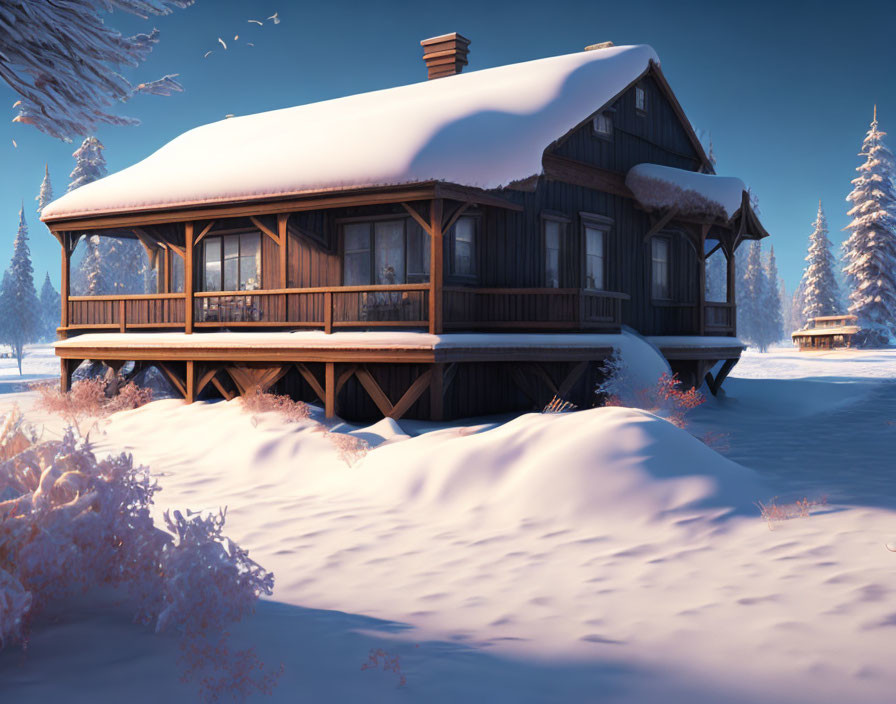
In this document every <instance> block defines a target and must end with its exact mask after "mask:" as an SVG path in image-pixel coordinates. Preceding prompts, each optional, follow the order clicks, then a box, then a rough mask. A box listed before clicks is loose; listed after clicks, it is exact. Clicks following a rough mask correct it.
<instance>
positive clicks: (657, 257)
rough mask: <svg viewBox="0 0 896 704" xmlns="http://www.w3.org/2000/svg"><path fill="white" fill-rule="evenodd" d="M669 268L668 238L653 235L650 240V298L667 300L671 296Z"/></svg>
mask: <svg viewBox="0 0 896 704" xmlns="http://www.w3.org/2000/svg"><path fill="white" fill-rule="evenodd" d="M669 269H670V267H669V240H667V239H666V238H665V237H654V238H653V239H652V240H651V270H652V271H651V274H652V276H651V296H652V298H654V299H657V300H665V301H668V300H669V299H670V298H671V297H672V294H671V291H672V287H671V285H670V280H669V273H670V272H669Z"/></svg>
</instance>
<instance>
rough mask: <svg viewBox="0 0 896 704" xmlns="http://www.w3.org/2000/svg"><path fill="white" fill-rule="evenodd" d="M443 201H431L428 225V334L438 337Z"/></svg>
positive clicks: (442, 245)
mask: <svg viewBox="0 0 896 704" xmlns="http://www.w3.org/2000/svg"><path fill="white" fill-rule="evenodd" d="M443 205H444V201H443V200H442V199H441V198H435V199H433V200H432V201H431V204H430V212H429V223H430V228H431V230H432V241H431V242H430V247H429V332H430V334H431V335H438V334H440V333H441V332H442V287H443V282H444V265H445V245H444V237H443V233H442V210H443Z"/></svg>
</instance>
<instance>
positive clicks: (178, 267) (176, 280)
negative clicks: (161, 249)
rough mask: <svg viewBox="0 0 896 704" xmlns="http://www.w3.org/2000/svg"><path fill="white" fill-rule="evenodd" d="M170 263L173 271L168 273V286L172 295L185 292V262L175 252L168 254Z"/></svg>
mask: <svg viewBox="0 0 896 704" xmlns="http://www.w3.org/2000/svg"><path fill="white" fill-rule="evenodd" d="M168 261H169V263H170V266H171V271H170V272H169V273H168V277H169V278H168V286H169V291H170V293H183V292H184V260H183V257H181V256H180V255H179V254H177V253H176V252H174V251H170V252H169V253H168Z"/></svg>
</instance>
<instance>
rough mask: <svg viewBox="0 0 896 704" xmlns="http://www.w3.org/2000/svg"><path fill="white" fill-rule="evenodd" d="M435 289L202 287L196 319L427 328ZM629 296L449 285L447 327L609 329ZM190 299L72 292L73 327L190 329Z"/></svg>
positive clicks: (214, 323)
mask: <svg viewBox="0 0 896 704" xmlns="http://www.w3.org/2000/svg"><path fill="white" fill-rule="evenodd" d="M429 296H430V289H429V285H428V284H402V285H398V286H330V287H317V288H288V289H269V290H258V291H201V292H200V291H197V292H196V293H194V294H193V298H194V300H193V320H194V327H196V328H222V327H227V328H263V327H279V328H318V329H323V330H324V331H326V332H330V331H332V330H333V329H339V328H343V329H344V328H372V327H391V328H395V327H399V328H402V327H407V328H426V327H427V326H428V324H429ZM627 298H628V296H627V295H625V294H622V293H613V292H608V291H590V290H580V289H547V288H521V289H514V288H506V289H496V288H493V289H490V288H458V287H447V288H445V289H444V290H443V306H444V308H443V310H444V313H443V320H444V327H445V329H446V330H452V329H453V330H457V329H484V328H485V329H496V328H500V329H542V328H543V329H550V330H562V329H567V330H577V329H581V330H594V329H600V330H610V329H616V328H618V327H619V325H620V324H621V320H622V316H621V304H622V301H623V300H626V299H627ZM185 305H186V297H185V295H184V294H183V293H161V294H145V295H133V296H125V295H122V296H72V297H70V298H69V299H68V327H69V328H72V329H84V330H90V329H95V330H120V331H122V332H124V331H126V330H130V329H140V328H164V329H172V328H173V329H183V328H184V326H185Z"/></svg>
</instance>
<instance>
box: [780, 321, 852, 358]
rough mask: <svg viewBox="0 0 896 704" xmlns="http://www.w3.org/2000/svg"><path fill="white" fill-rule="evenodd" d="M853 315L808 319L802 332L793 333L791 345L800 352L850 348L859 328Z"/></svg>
mask: <svg viewBox="0 0 896 704" xmlns="http://www.w3.org/2000/svg"><path fill="white" fill-rule="evenodd" d="M856 320H857V318H856V316H854V315H825V316H820V317H817V318H809V321H808V323H807V326H806V328H805V329H804V330H797V331H796V332H795V333H793V336H792V337H793V344H795V345H797V346H798V347H799V348H800V349H801V350H832V349H836V348H842V347H852V338H853V336H854V335H856V334H857V333H858V332H859V330H860V328H859V326H858V325H856Z"/></svg>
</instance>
